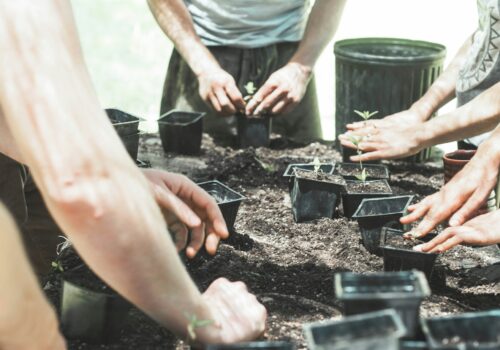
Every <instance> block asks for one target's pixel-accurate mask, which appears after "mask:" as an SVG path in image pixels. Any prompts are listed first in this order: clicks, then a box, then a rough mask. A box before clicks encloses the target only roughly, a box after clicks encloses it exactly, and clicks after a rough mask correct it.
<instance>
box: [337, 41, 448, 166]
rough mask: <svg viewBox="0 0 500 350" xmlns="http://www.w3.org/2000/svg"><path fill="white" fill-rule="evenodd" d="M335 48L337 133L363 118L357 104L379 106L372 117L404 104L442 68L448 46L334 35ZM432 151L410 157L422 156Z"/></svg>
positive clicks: (373, 108)
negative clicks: (376, 112) (335, 36)
mask: <svg viewBox="0 0 500 350" xmlns="http://www.w3.org/2000/svg"><path fill="white" fill-rule="evenodd" d="M334 53H335V91H336V92H335V95H336V97H335V101H336V102H335V104H336V106H335V136H336V137H338V135H339V134H342V133H344V132H345V131H346V128H345V125H346V124H348V123H351V122H356V121H361V118H360V117H359V116H357V115H356V114H355V113H354V110H355V109H357V110H361V111H365V110H367V111H378V114H377V115H375V116H374V117H372V118H382V117H385V116H388V115H391V114H393V113H396V112H400V111H403V110H405V109H408V108H409V107H410V106H411V105H412V104H413V103H414V102H415V101H417V100H418V99H419V98H420V97H421V96H422V95H423V94H424V93H425V92H426V91H427V89H428V88H429V87H430V86H431V84H432V83H433V82H434V81H435V80H436V78H437V77H438V76H439V74H441V72H442V69H443V61H444V58H445V56H446V48H445V47H444V46H443V45H441V44H436V43H431V42H426V41H416V40H407V39H396V38H357V39H346V40H341V41H337V42H336V43H335V46H334ZM337 147H340V143H339V142H337ZM430 151H431V150H430V149H427V150H424V151H422V152H420V154H418V155H416V156H415V157H411V158H412V160H414V161H424V160H426V159H428V157H429V156H430Z"/></svg>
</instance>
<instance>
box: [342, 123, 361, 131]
mask: <svg viewBox="0 0 500 350" xmlns="http://www.w3.org/2000/svg"><path fill="white" fill-rule="evenodd" d="M364 127H365V124H364V122H356V123H351V124H347V125H346V128H347V130H358V129H361V128H364Z"/></svg>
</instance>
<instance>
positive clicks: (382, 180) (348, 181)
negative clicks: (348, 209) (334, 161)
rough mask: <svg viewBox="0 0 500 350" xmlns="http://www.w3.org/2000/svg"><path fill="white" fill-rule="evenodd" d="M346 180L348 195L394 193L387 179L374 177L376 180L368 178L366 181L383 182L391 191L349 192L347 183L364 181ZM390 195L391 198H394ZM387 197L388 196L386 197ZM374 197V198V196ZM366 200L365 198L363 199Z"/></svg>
mask: <svg viewBox="0 0 500 350" xmlns="http://www.w3.org/2000/svg"><path fill="white" fill-rule="evenodd" d="M339 176H342V175H339ZM345 182H346V188H345V193H346V194H347V195H348V196H356V195H361V196H363V195H374V194H380V195H382V194H393V193H394V192H392V188H391V185H389V182H388V181H387V179H374V180H366V181H365V183H373V182H383V183H385V184H386V185H387V188H388V189H389V191H390V192H377V193H375V192H349V191H348V190H347V183H353V182H363V181H361V180H349V179H347V180H345ZM392 197H395V196H392ZM392 197H390V198H392ZM385 198H387V197H385ZM366 199H369V198H366ZM372 199H373V198H372ZM363 200H364V199H363ZM359 205H361V203H359Z"/></svg>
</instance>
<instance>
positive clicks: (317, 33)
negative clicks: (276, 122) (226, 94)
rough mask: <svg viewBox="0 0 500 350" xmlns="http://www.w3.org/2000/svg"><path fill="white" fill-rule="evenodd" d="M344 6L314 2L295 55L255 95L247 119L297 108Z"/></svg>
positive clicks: (337, 1) (341, 0) (332, 0)
mask: <svg viewBox="0 0 500 350" xmlns="http://www.w3.org/2000/svg"><path fill="white" fill-rule="evenodd" d="M344 5H345V0H316V1H315V3H314V5H313V7H312V9H311V13H310V15H309V18H308V20H307V26H306V30H305V32H304V36H303V38H302V40H301V41H300V44H299V47H298V48H297V51H296V52H295V54H294V55H293V56H292V58H291V59H290V61H289V62H288V64H287V65H285V66H284V67H283V68H281V69H279V70H277V71H276V72H274V73H273V74H272V75H271V76H270V77H269V79H268V80H267V81H266V83H265V84H264V85H263V86H262V87H261V88H260V89H259V91H257V93H256V94H255V95H254V97H253V98H252V100H251V101H250V102H249V103H248V105H247V108H246V113H247V115H251V114H255V115H258V114H260V113H261V112H262V111H267V112H271V113H273V114H279V113H286V112H288V111H290V110H291V109H293V108H294V107H295V106H297V105H298V104H299V102H300V101H301V100H302V98H303V97H304V94H305V92H306V88H307V84H308V83H309V80H310V78H311V75H312V72H313V68H314V65H315V64H316V61H317V60H318V57H319V56H320V54H321V52H322V51H323V49H324V48H325V47H326V45H327V44H328V43H329V42H330V41H331V39H332V38H333V35H334V34H335V32H336V31H337V27H338V25H339V23H340V17H341V16H342V11H343V9H344Z"/></svg>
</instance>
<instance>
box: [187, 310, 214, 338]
mask: <svg viewBox="0 0 500 350" xmlns="http://www.w3.org/2000/svg"><path fill="white" fill-rule="evenodd" d="M185 315H186V317H187V319H188V320H189V323H188V325H187V332H188V335H189V338H190V339H191V340H195V339H196V329H197V328H203V327H207V326H209V325H211V324H212V323H214V321H213V320H198V317H196V315H192V316H190V315H188V314H185Z"/></svg>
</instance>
